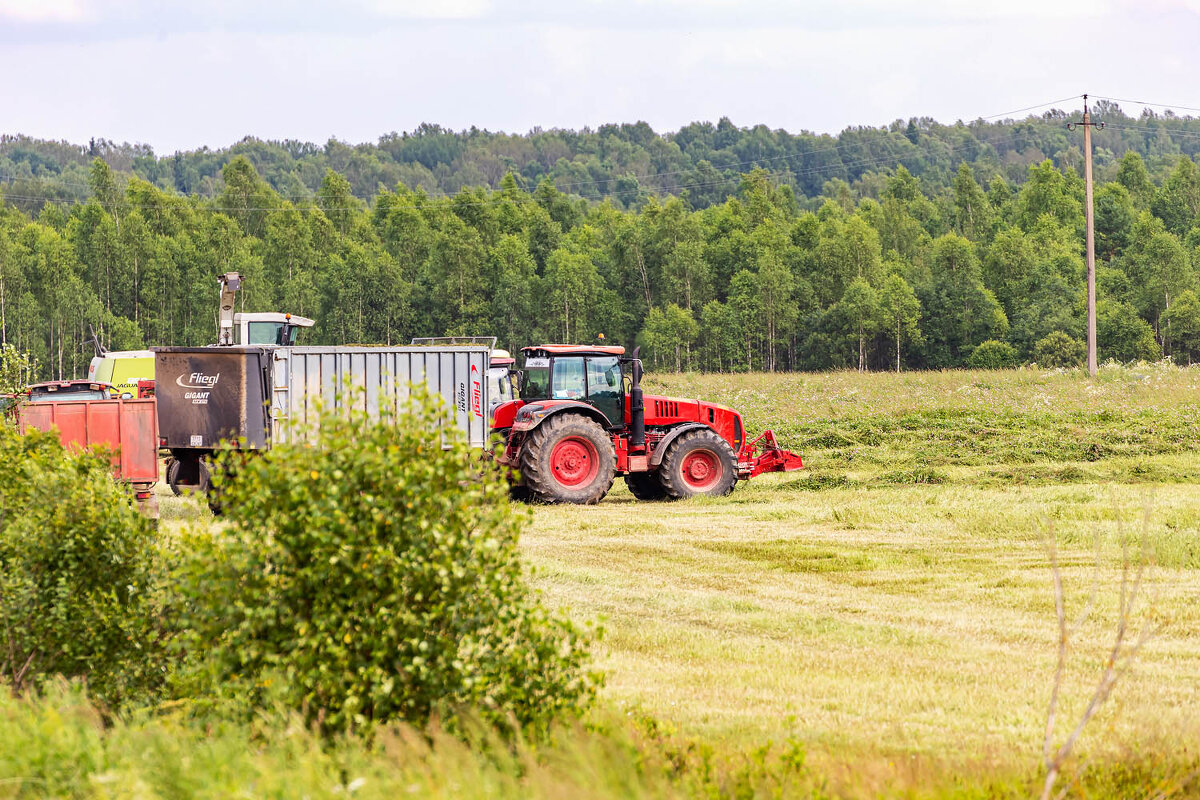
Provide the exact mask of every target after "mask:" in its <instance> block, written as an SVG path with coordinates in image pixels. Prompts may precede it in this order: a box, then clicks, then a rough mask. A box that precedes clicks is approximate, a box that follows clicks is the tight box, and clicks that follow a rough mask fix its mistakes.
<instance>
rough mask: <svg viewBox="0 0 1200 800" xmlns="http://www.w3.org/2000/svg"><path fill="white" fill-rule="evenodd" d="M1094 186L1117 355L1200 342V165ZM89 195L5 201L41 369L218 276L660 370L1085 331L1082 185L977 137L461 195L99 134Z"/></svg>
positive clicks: (155, 314) (968, 348)
mask: <svg viewBox="0 0 1200 800" xmlns="http://www.w3.org/2000/svg"><path fill="white" fill-rule="evenodd" d="M1108 174H1110V175H1111V178H1110V179H1105V180H1103V181H1101V182H1100V183H1099V185H1098V188H1097V191H1096V201H1095V209H1096V230H1097V253H1098V262H1099V263H1098V283H1099V297H1100V303H1099V330H1100V355H1101V358H1102V359H1116V360H1120V361H1129V360H1134V359H1156V358H1160V357H1162V356H1163V355H1164V354H1165V355H1170V356H1173V357H1175V358H1176V359H1179V360H1184V361H1190V360H1191V359H1192V358H1193V357H1195V356H1196V355H1197V354H1198V353H1200V301H1198V300H1197V295H1196V289H1197V287H1196V267H1197V265H1198V264H1200V251H1198V250H1197V248H1198V246H1200V227H1197V225H1198V215H1200V170H1198V168H1197V165H1196V163H1195V161H1193V159H1192V158H1191V157H1189V156H1187V155H1180V156H1177V157H1176V158H1175V160H1174V161H1170V162H1163V163H1162V164H1160V165H1159V168H1158V169H1157V170H1155V171H1153V172H1152V171H1151V170H1150V169H1149V168H1148V167H1147V163H1146V159H1143V158H1142V157H1141V155H1139V154H1138V153H1137V152H1135V151H1133V150H1130V151H1127V152H1126V153H1125V154H1124V155H1123V156H1122V157H1121V159H1120V160H1119V161H1118V162H1117V163H1116V165H1115V168H1114V169H1110V170H1108ZM86 194H87V196H86V198H84V199H77V200H72V201H63V202H57V201H45V202H43V203H42V204H41V207H40V209H39V210H38V211H37V213H36V215H33V214H32V213H31V212H30V211H28V210H23V209H22V208H19V207H17V206H16V205H14V204H13V203H12V202H6V203H5V204H4V205H3V206H0V342H3V343H11V344H13V345H15V346H16V347H17V348H19V349H21V350H24V351H26V352H28V353H30V354H32V355H33V356H34V357H36V359H37V361H38V363H39V364H40V365H41V374H42V376H43V377H71V376H73V375H80V374H82V373H83V372H84V371H85V370H86V366H87V362H88V359H89V358H90V356H91V355H92V344H91V341H90V335H89V327H91V328H94V329H95V331H96V332H97V335H98V336H99V338H100V339H101V341H102V342H103V344H104V345H105V346H107V347H109V348H110V349H133V348H140V347H143V346H150V345H196V344H208V343H211V342H212V341H214V337H215V331H216V305H217V303H216V298H217V284H216V276H217V275H218V274H220V273H223V272H227V271H230V270H236V271H238V272H241V273H242V274H243V275H244V276H245V277H246V280H245V284H244V286H245V288H244V291H243V292H242V294H241V299H240V301H239V302H240V303H241V308H240V310H245V311H260V310H280V311H290V312H292V313H296V314H301V315H304V316H308V317H313V318H315V319H316V320H317V326H316V328H315V329H314V330H312V331H310V332H309V334H308V341H309V342H310V343H322V344H335V343H384V344H397V343H406V342H407V341H408V340H409V338H410V337H412V336H428V335H480V334H489V335H492V334H494V335H496V336H498V338H499V340H500V342H501V345H502V346H507V347H509V348H519V347H521V346H523V345H526V344H531V343H537V342H543V341H566V342H586V341H593V340H594V339H595V337H596V336H597V335H598V334H600V333H603V334H605V336H606V337H607V338H608V339H609V340H610V341H615V342H620V343H623V344H626V345H629V346H631V345H633V344H638V343H640V344H642V345H643V347H644V354H645V356H646V357H647V359H648V360H649V363H650V365H651V367H652V368H654V369H660V370H688V369H692V370H711V371H745V370H821V369H830V368H845V367H853V368H858V369H873V370H874V369H920V368H947V367H958V366H964V365H970V366H1005V365H1011V364H1016V363H1019V362H1025V361H1037V362H1038V363H1041V364H1049V365H1068V364H1073V363H1076V362H1077V361H1078V360H1079V359H1080V358H1081V357H1082V348H1083V345H1082V339H1083V336H1084V266H1083V257H1082V255H1083V254H1082V250H1083V246H1082V242H1083V224H1084V223H1083V220H1084V215H1083V184H1082V180H1081V178H1080V176H1079V173H1078V170H1077V169H1076V168H1074V167H1073V166H1071V165H1070V164H1059V165H1056V164H1055V163H1054V162H1052V161H1051V160H1049V159H1045V160H1043V161H1041V162H1039V163H1036V164H1033V165H1031V166H1029V167H1027V168H1025V172H1024V175H1023V180H1022V182H1021V183H1019V184H1018V183H1015V182H1013V181H1012V180H1010V179H1008V178H1006V177H1005V175H1004V174H1003V171H1002V170H1001V171H996V170H992V169H989V168H988V167H987V166H986V165H983V166H981V165H980V164H978V163H975V164H970V163H967V162H965V161H963V162H960V163H959V164H958V166H957V168H956V169H955V170H954V171H953V179H952V180H950V181H949V183H948V184H947V185H945V186H942V185H941V184H940V183H939V182H938V181H936V180H925V179H923V178H921V177H918V176H917V175H915V174H914V173H913V172H911V171H910V170H909V169H908V168H907V167H905V166H904V165H893V168H892V169H889V170H886V171H882V172H878V173H873V177H872V178H871V179H870V181H866V180H863V179H860V180H858V181H857V182H856V184H854V185H851V184H849V183H847V182H846V181H840V180H830V181H827V183H826V185H825V190H824V192H823V193H822V194H820V195H818V196H816V197H812V198H808V197H801V196H799V195H798V194H797V193H796V191H795V190H794V188H793V187H792V186H791V185H790V184H789V183H787V182H782V181H780V180H779V179H778V176H777V175H776V174H774V173H772V172H771V171H768V170H764V169H754V170H751V171H749V172H745V173H743V174H742V175H741V176H740V177H739V179H738V184H737V187H736V190H735V191H734V192H733V193H731V194H730V195H729V196H727V197H725V198H724V199H723V200H721V201H720V202H712V203H709V204H707V205H698V204H696V203H694V202H693V201H692V199H691V198H690V197H689V196H673V195H650V196H648V197H646V198H644V200H643V201H641V202H640V203H638V204H637V205H636V206H635V207H632V208H628V207H624V206H623V205H622V204H620V203H618V202H616V201H614V200H613V199H611V198H608V199H604V200H601V201H595V200H589V199H588V198H586V197H583V196H580V195H578V194H569V193H566V192H563V191H561V190H560V188H559V187H558V186H556V184H555V182H554V180H552V179H551V178H549V177H546V178H543V179H542V180H541V182H539V183H538V184H537V185H536V186H534V187H526V186H525V185H524V181H523V179H522V177H521V176H520V175H518V174H516V173H511V172H510V173H508V174H506V175H504V176H503V177H502V178H501V179H500V181H499V183H498V186H497V187H496V188H494V189H493V188H487V187H474V188H466V189H462V190H461V191H458V192H457V193H455V194H453V195H452V196H440V195H431V194H429V193H427V192H426V191H424V190H422V189H411V188H408V187H407V186H406V185H405V184H403V183H399V184H396V185H395V186H394V187H393V188H386V189H385V188H381V189H380V190H379V191H378V193H377V194H376V195H374V196H373V197H372V198H371V200H370V201H369V202H368V201H366V200H364V199H362V198H360V197H359V196H357V195H356V194H355V192H354V188H353V186H352V185H351V183H350V180H349V179H348V178H347V177H346V176H345V175H343V174H341V173H339V172H337V171H334V170H332V169H327V170H326V172H325V174H324V175H323V177H322V178H321V181H320V184H319V186H318V187H317V189H316V191H315V192H314V193H313V194H312V196H311V197H305V198H294V197H288V196H285V195H284V194H282V193H281V192H279V191H278V190H277V189H276V188H275V187H273V186H272V185H271V184H270V182H268V181H267V180H265V179H264V178H263V176H262V175H261V174H260V173H259V172H258V170H256V169H255V167H254V165H253V164H252V163H251V161H250V160H249V159H248V158H246V157H244V156H237V157H234V158H233V159H232V160H230V161H228V162H227V163H226V164H225V165H224V167H223V168H222V169H221V173H220V181H219V190H218V191H215V192H214V193H213V194H212V196H211V197H206V196H201V195H198V194H192V195H181V194H179V193H178V192H175V191H171V190H168V189H165V188H163V187H161V186H158V185H155V184H154V183H152V182H150V181H147V180H143V179H142V178H139V177H137V176H136V175H130V174H125V173H122V172H120V171H118V170H114V169H113V168H112V167H111V166H110V165H109V164H108V163H107V162H106V161H105V160H104V159H102V158H99V157H97V158H95V159H93V161H92V163H91V164H90V166H89V167H88V170H87V174H86Z"/></svg>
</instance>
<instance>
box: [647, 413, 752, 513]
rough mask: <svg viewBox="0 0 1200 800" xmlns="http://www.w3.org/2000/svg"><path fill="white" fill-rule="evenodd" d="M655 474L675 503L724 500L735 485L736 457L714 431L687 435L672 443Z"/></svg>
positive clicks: (700, 431)
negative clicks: (706, 498) (705, 497)
mask: <svg viewBox="0 0 1200 800" xmlns="http://www.w3.org/2000/svg"><path fill="white" fill-rule="evenodd" d="M658 471H659V473H660V474H661V475H662V485H663V489H664V490H665V491H666V493H667V495H668V496H670V497H672V498H674V499H677V500H678V499H682V498H685V497H695V496H696V495H708V496H711V497H723V496H725V495H727V494H729V493H730V492H732V491H733V487H734V484H736V483H737V457H736V456H735V455H734V454H733V448H732V447H730V446H729V442H727V441H725V440H724V439H722V438H721V437H720V436H719V435H717V432H716V431H714V430H695V431H689V432H687V433H685V434H683V435H682V436H680V437H679V438H678V439H676V440H675V441H674V442H672V443H671V446H670V449H669V450H667V453H666V455H665V456H663V460H662V466H660V467H659V470H658Z"/></svg>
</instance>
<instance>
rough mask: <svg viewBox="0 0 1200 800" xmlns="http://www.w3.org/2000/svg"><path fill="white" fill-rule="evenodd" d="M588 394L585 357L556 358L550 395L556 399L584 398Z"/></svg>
mask: <svg viewBox="0 0 1200 800" xmlns="http://www.w3.org/2000/svg"><path fill="white" fill-rule="evenodd" d="M586 395H587V383H586V379H585V378H584V369H583V358H556V359H554V375H553V383H552V384H551V392H550V397H551V398H553V399H555V400H582V399H583V398H584V397H585V396H586Z"/></svg>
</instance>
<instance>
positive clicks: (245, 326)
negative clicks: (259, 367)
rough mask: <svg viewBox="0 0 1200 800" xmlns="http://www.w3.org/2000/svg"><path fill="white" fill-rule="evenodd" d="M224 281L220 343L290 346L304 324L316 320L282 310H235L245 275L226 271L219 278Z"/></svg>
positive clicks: (221, 282) (311, 324) (218, 342)
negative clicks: (282, 311)
mask: <svg viewBox="0 0 1200 800" xmlns="http://www.w3.org/2000/svg"><path fill="white" fill-rule="evenodd" d="M217 280H218V281H220V284H221V314H220V321H219V323H218V326H217V345H218V346H220V347H230V346H233V345H258V346H267V347H271V346H281V347H290V346H292V345H294V344H296V337H297V335H298V334H299V333H300V329H301V328H311V327H312V326H313V325H314V324H316V323H315V322H314V321H313V320H311V319H309V318H307V317H298V316H295V315H293V314H285V313H281V312H279V311H256V312H241V311H236V312H235V311H234V310H233V309H234V303H235V301H236V299H237V293H238V292H239V291H240V290H241V288H242V276H241V275H239V274H238V273H236V272H226V273H225V274H224V275H221V276H219V277H218V279H217Z"/></svg>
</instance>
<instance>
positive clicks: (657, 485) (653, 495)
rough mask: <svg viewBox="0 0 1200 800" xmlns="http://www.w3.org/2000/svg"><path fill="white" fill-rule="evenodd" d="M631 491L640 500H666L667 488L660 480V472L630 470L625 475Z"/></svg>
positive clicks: (626, 483)
mask: <svg viewBox="0 0 1200 800" xmlns="http://www.w3.org/2000/svg"><path fill="white" fill-rule="evenodd" d="M625 485H626V486H628V487H629V493H630V494H632V495H633V496H634V497H636V498H637V499H638V500H665V499H666V498H667V490H666V489H665V488H663V485H662V481H661V480H659V474H658V472H630V473H629V474H628V475H626V476H625Z"/></svg>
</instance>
